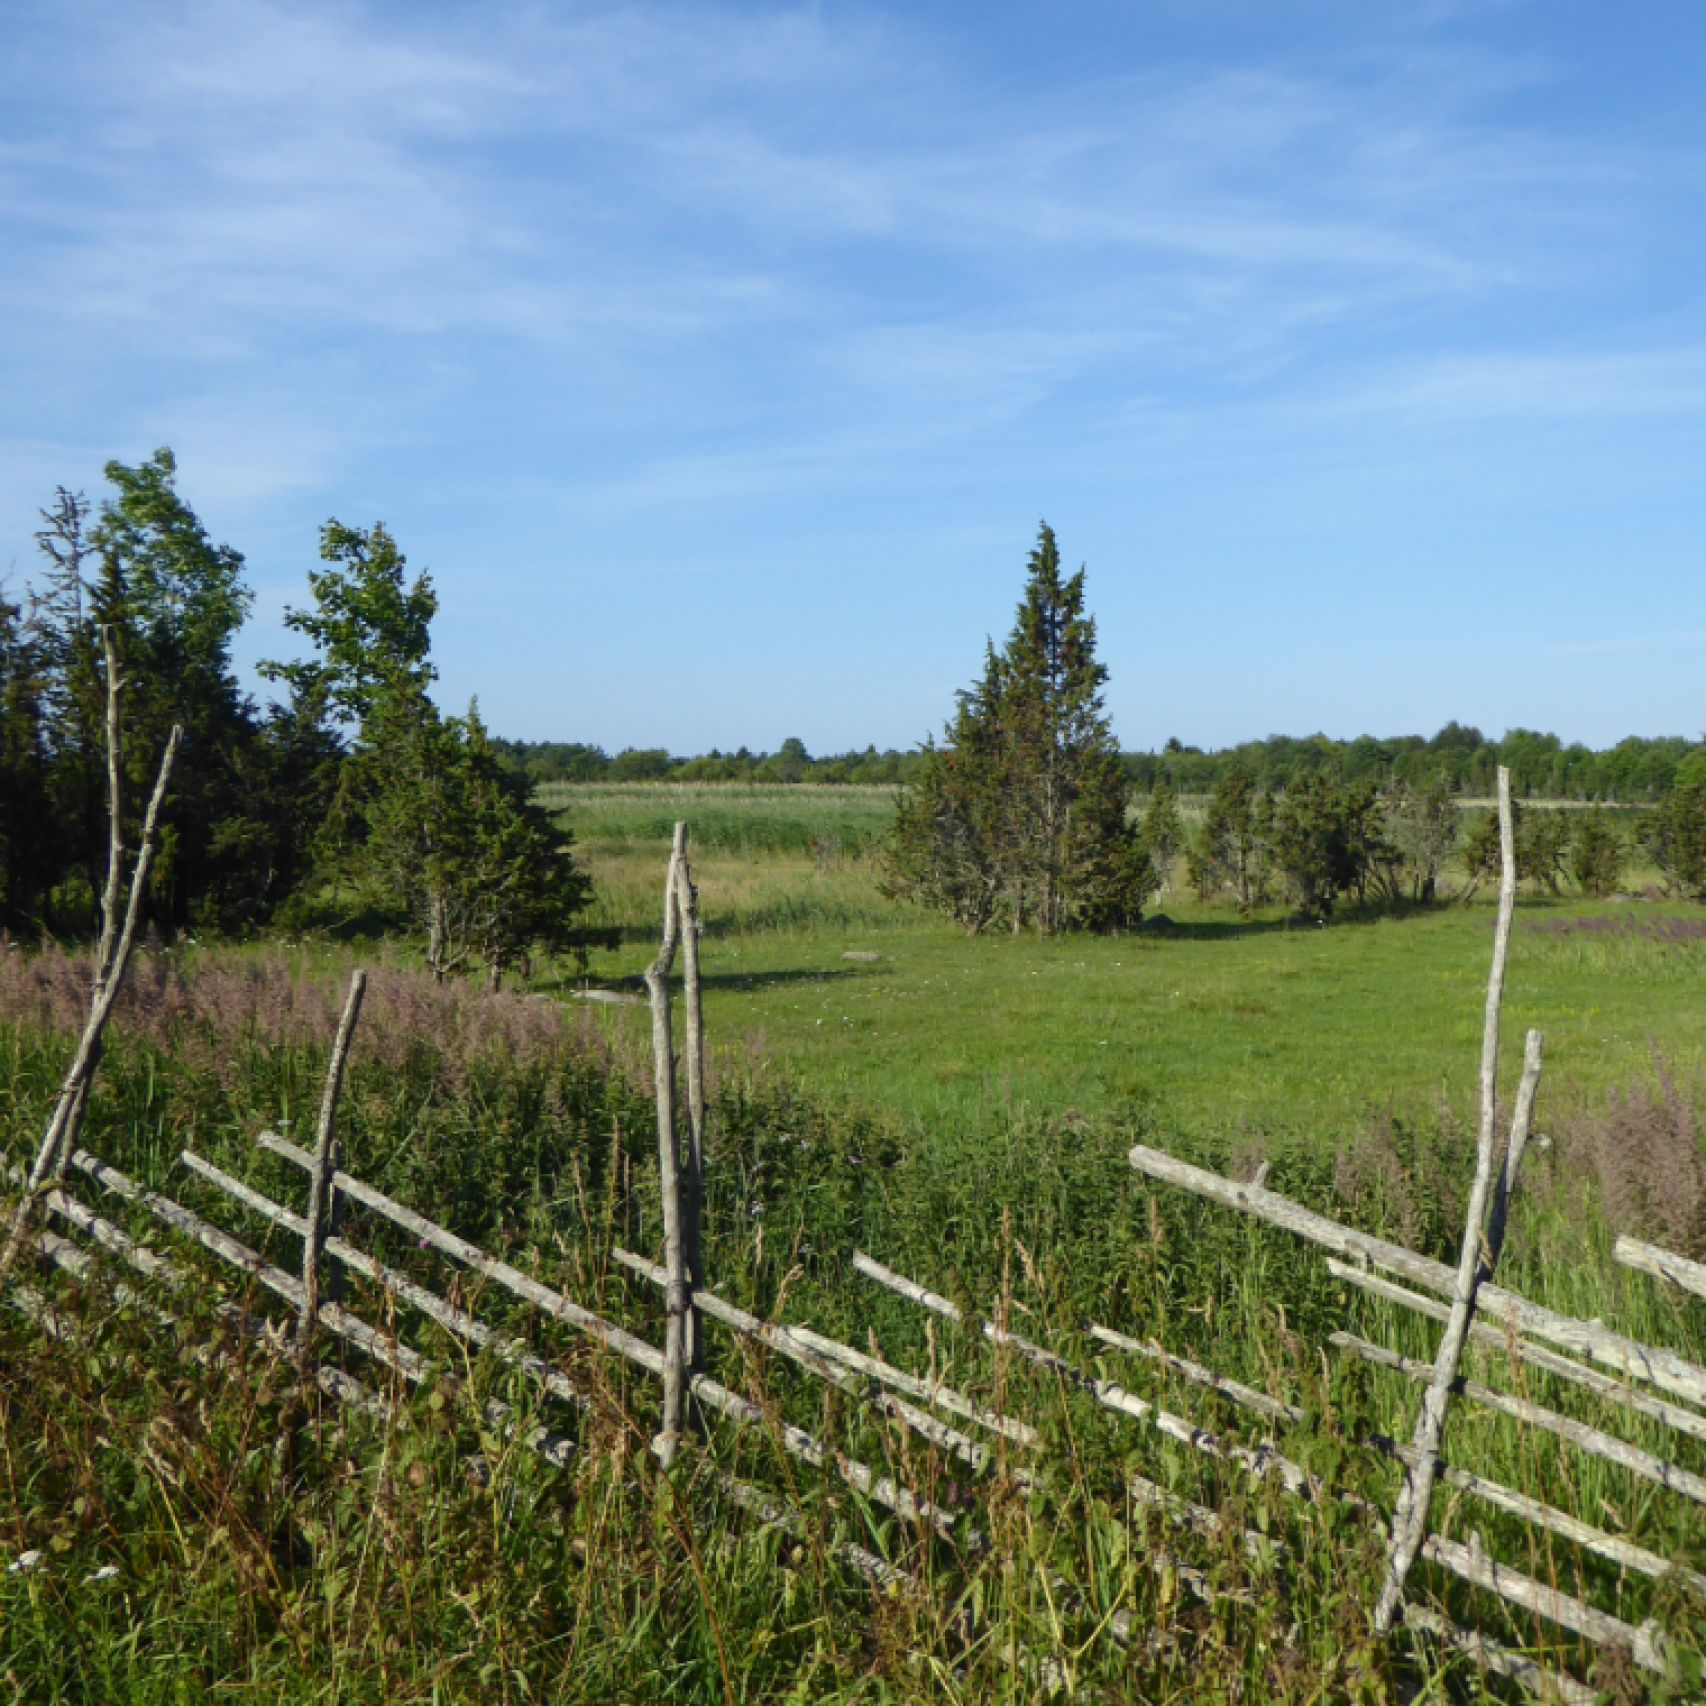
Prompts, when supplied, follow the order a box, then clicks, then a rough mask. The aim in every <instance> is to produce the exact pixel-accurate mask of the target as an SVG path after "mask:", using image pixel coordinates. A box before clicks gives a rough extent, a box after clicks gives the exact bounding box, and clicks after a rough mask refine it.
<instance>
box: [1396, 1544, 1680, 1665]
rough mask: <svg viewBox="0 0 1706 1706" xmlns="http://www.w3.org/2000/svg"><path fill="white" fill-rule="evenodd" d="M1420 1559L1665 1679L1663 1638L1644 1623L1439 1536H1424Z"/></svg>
mask: <svg viewBox="0 0 1706 1706" xmlns="http://www.w3.org/2000/svg"><path fill="white" fill-rule="evenodd" d="M1422 1556H1423V1557H1425V1558H1427V1559H1428V1560H1429V1561H1430V1562H1431V1563H1435V1564H1442V1565H1444V1566H1445V1568H1447V1569H1448V1570H1450V1571H1451V1573H1452V1574H1453V1575H1455V1576H1460V1577H1462V1579H1463V1580H1464V1581H1466V1582H1472V1583H1474V1585H1475V1586H1476V1587H1479V1588H1485V1589H1486V1590H1487V1592H1489V1593H1496V1594H1497V1595H1498V1596H1499V1598H1500V1599H1503V1600H1507V1601H1508V1602H1509V1603H1510V1604H1512V1605H1520V1606H1521V1607H1522V1608H1523V1609H1524V1610H1525V1611H1532V1612H1535V1613H1537V1614H1538V1615H1539V1616H1541V1617H1544V1618H1546V1619H1547V1620H1548V1621H1549V1622H1552V1623H1556V1624H1557V1625H1558V1626H1559V1627H1560V1628H1563V1629H1570V1630H1573V1631H1574V1632H1575V1633H1576V1634H1578V1635H1585V1636H1586V1637H1587V1638H1588V1639H1589V1640H1590V1641H1594V1642H1596V1643H1598V1645H1600V1646H1602V1647H1627V1648H1628V1649H1629V1652H1630V1654H1631V1656H1632V1657H1633V1658H1634V1660H1635V1663H1636V1664H1638V1665H1639V1666H1640V1667H1641V1668H1642V1669H1643V1670H1649V1671H1656V1672H1658V1673H1659V1674H1660V1675H1663V1674H1664V1670H1665V1656H1664V1637H1663V1635H1662V1633H1661V1632H1660V1630H1659V1629H1658V1627H1657V1626H1656V1625H1655V1624H1652V1623H1643V1624H1642V1625H1641V1626H1640V1627H1639V1628H1636V1627H1635V1625H1634V1624H1632V1623H1625V1622H1624V1621H1623V1619H1622V1618H1620V1617H1613V1616H1611V1615H1610V1613H1608V1612H1604V1611H1599V1610H1596V1609H1595V1608H1594V1607H1593V1606H1591V1605H1587V1604H1584V1603H1583V1602H1582V1601H1581V1600H1579V1599H1575V1598H1573V1597H1572V1596H1571V1595H1569V1594H1567V1593H1560V1592H1559V1591H1558V1589H1557V1588H1554V1587H1548V1586H1547V1584H1546V1583H1545V1582H1538V1581H1536V1580H1535V1579H1534V1578H1533V1577H1532V1576H1525V1575H1524V1574H1523V1573H1522V1572H1521V1571H1520V1570H1513V1569H1510V1568H1509V1567H1508V1566H1506V1565H1504V1564H1501V1563H1499V1562H1498V1561H1497V1559H1494V1558H1489V1557H1488V1556H1487V1555H1486V1554H1485V1553H1484V1552H1482V1551H1480V1550H1479V1549H1478V1548H1477V1547H1473V1546H1465V1545H1464V1544H1463V1543H1462V1542H1461V1541H1457V1540H1447V1539H1446V1538H1445V1536H1444V1535H1441V1534H1430V1535H1429V1536H1428V1538H1427V1541H1426V1542H1425V1544H1424V1545H1423V1547H1422Z"/></svg>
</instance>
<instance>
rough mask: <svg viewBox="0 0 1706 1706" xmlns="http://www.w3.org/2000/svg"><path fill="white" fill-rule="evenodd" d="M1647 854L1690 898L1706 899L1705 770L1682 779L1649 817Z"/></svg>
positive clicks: (1679, 892) (1666, 879)
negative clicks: (1703, 772)
mask: <svg viewBox="0 0 1706 1706" xmlns="http://www.w3.org/2000/svg"><path fill="white" fill-rule="evenodd" d="M1645 842H1646V848H1647V856H1648V857H1649V858H1650V859H1651V860H1652V861H1653V863H1654V864H1655V865H1657V866H1658V868H1659V870H1660V871H1661V872H1663V873H1664V878H1665V881H1666V882H1667V883H1668V884H1669V885H1670V886H1671V888H1672V889H1674V890H1675V891H1676V892H1677V893H1678V894H1683V895H1686V896H1687V897H1688V898H1689V899H1690V900H1706V774H1695V775H1691V776H1690V777H1689V778H1688V779H1687V780H1685V781H1682V782H1679V783H1678V784H1677V786H1676V787H1674V788H1673V789H1672V790H1671V791H1670V793H1668V794H1667V795H1666V796H1665V798H1664V799H1663V800H1662V801H1661V802H1660V803H1659V806H1658V809H1657V810H1656V811H1655V812H1654V813H1653V815H1652V816H1651V818H1649V819H1648V822H1647V829H1646V835H1645Z"/></svg>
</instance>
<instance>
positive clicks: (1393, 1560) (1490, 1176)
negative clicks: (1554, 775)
mask: <svg viewBox="0 0 1706 1706" xmlns="http://www.w3.org/2000/svg"><path fill="white" fill-rule="evenodd" d="M1499 851H1500V866H1501V870H1500V878H1499V915H1498V925H1497V928H1496V930H1495V932H1494V935H1493V966H1492V971H1491V973H1490V974H1489V976H1488V979H1487V1012H1486V1022H1485V1025H1484V1027H1483V1031H1482V1038H1481V1125H1480V1132H1479V1136H1478V1141H1477V1143H1476V1148H1475V1180H1474V1183H1473V1185H1472V1186H1471V1187H1470V1191H1469V1212H1468V1215H1467V1216H1466V1218H1465V1222H1464V1228H1463V1245H1462V1249H1461V1251H1460V1252H1459V1255H1458V1259H1457V1283H1456V1286H1455V1288H1454V1290H1453V1294H1452V1299H1451V1313H1450V1315H1449V1316H1448V1317H1447V1319H1446V1324H1445V1331H1444V1333H1443V1334H1442V1335H1441V1338H1440V1343H1439V1352H1438V1355H1437V1356H1436V1357H1435V1359H1434V1373H1433V1380H1432V1381H1431V1382H1430V1384H1429V1386H1428V1390H1427V1392H1426V1394H1425V1395H1424V1397H1423V1399H1422V1410H1421V1414H1420V1416H1419V1417H1417V1420H1416V1432H1415V1437H1414V1440H1413V1442H1412V1444H1413V1449H1414V1452H1415V1457H1414V1459H1413V1461H1412V1462H1411V1464H1410V1467H1409V1472H1408V1473H1407V1474H1406V1475H1405V1477H1404V1485H1403V1487H1402V1489H1401V1490H1400V1492H1399V1494H1398V1505H1397V1508H1396V1510H1394V1512H1393V1514H1392V1544H1391V1548H1390V1550H1389V1552H1388V1554H1387V1560H1386V1577H1385V1580H1384V1581H1383V1583H1382V1584H1381V1589H1380V1601H1379V1603H1378V1605H1377V1606H1376V1607H1375V1612H1374V1627H1375V1629H1376V1631H1377V1632H1378V1633H1380V1634H1383V1635H1384V1634H1386V1633H1388V1632H1389V1631H1390V1630H1391V1628H1392V1626H1393V1625H1394V1624H1395V1623H1396V1622H1397V1620H1398V1615H1399V1612H1400V1610H1401V1608H1402V1605H1403V1599H1404V1583H1405V1581H1406V1580H1407V1579H1408V1577H1409V1574H1410V1570H1411V1567H1412V1566H1413V1565H1414V1564H1415V1561H1416V1555H1417V1554H1418V1553H1419V1552H1420V1551H1421V1549H1422V1542H1423V1540H1424V1539H1425V1538H1426V1536H1427V1523H1428V1507H1429V1505H1430V1504H1431V1502H1432V1500H1433V1489H1434V1481H1435V1479H1436V1477H1437V1476H1438V1474H1439V1448H1440V1440H1441V1437H1442V1436H1443V1434H1444V1432H1445V1418H1446V1412H1447V1411H1448V1410H1449V1409H1450V1407H1451V1388H1452V1385H1453V1383H1454V1382H1455V1381H1456V1379H1457V1365H1458V1363H1459V1361H1461V1359H1462V1356H1463V1346H1464V1344H1465V1342H1466V1341H1467V1339H1468V1337H1469V1324H1470V1319H1471V1317H1472V1316H1473V1314H1474V1311H1475V1291H1476V1288H1477V1286H1479V1284H1480V1283H1481V1281H1482V1279H1483V1278H1486V1277H1488V1276H1489V1275H1490V1274H1491V1273H1492V1269H1493V1265H1494V1264H1495V1263H1496V1262H1497V1260H1498V1251H1497V1250H1496V1249H1494V1248H1492V1247H1491V1246H1490V1245H1488V1244H1487V1243H1486V1242H1485V1240H1484V1238H1483V1232H1482V1228H1483V1226H1484V1224H1485V1222H1486V1219H1487V1206H1488V1200H1489V1198H1490V1197H1491V1195H1492V1192H1493V1180H1494V1174H1495V1172H1496V1170H1497V1169H1496V1158H1495V1155H1494V1140H1495V1134H1496V1120H1497V1114H1498V1081H1499V1016H1500V1010H1501V1008H1502V1006H1503V1003H1504V994H1505V961H1506V959H1507V957H1508V955H1509V952H1510V936H1511V918H1512V915H1513V913H1514V912H1515V909H1516V844H1515V837H1514V834H1513V828H1512V823H1511V778H1510V772H1509V771H1508V770H1507V769H1505V768H1504V766H1502V765H1501V766H1500V767H1499ZM1537 1070H1538V1069H1537ZM1530 1101H1532V1094H1531V1095H1530ZM1514 1138H1515V1134H1514V1133H1513V1142H1512V1146H1511V1147H1512V1157H1511V1166H1510V1167H1509V1169H1508V1170H1507V1172H1508V1175H1509V1177H1510V1182H1511V1183H1514V1174H1515V1162H1516V1161H1518V1160H1520V1159H1521V1151H1520V1148H1519V1147H1518V1146H1517V1144H1516V1142H1515V1141H1514ZM1525 1141H1526V1134H1525ZM1500 1194H1501V1196H1502V1197H1505V1196H1508V1186H1507V1188H1506V1189H1505V1190H1504V1191H1501V1193H1500ZM1502 1233H1503V1208H1502V1205H1501V1210H1500V1234H1501V1236H1502Z"/></svg>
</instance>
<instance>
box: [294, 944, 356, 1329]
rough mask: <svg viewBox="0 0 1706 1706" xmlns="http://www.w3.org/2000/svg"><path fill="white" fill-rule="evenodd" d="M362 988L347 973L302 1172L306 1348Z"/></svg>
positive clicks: (334, 1198) (331, 1232)
mask: <svg viewBox="0 0 1706 1706" xmlns="http://www.w3.org/2000/svg"><path fill="white" fill-rule="evenodd" d="M366 992H367V973H366V972H364V971H361V970H359V969H358V970H356V971H353V972H351V973H350V980H349V994H348V996H346V997H345V1000H344V1012H343V1017H342V1018H341V1019H340V1020H339V1021H338V1034H337V1038H336V1040H335V1041H334V1042H333V1044H332V1058H331V1061H330V1062H329V1063H328V1065H327V1067H326V1088H325V1091H324V1093H323V1094H322V1095H321V1097H320V1123H319V1125H318V1127H317V1128H316V1130H315V1134H314V1165H313V1166H312V1167H311V1168H310V1169H309V1172H308V1217H307V1227H306V1230H305V1232H304V1234H303V1239H302V1315H301V1318H300V1319H299V1320H298V1322H297V1325H296V1344H297V1348H298V1349H299V1350H306V1349H307V1347H308V1344H309V1341H310V1340H311V1339H312V1338H313V1334H314V1326H315V1323H316V1322H317V1321H318V1319H319V1315H320V1257H321V1254H322V1252H323V1251H324V1250H325V1247H326V1240H327V1239H328V1238H329V1237H333V1236H335V1235H336V1233H337V1230H338V1193H337V1190H336V1187H335V1186H334V1185H333V1183H332V1180H333V1177H334V1175H335V1174H336V1173H337V1170H338V1162H339V1155H338V1141H337V1123H338V1092H339V1091H340V1090H341V1089H342V1088H343V1082H344V1067H345V1065H346V1063H347V1062H348V1060H349V1051H350V1044H351V1042H352V1041H353V1040H354V1038H355V1023H356V1020H357V1019H358V1018H360V1017H361V998H362V996H363V995H364V994H366ZM338 1272H339V1270H337V1269H334V1270H333V1274H332V1283H331V1285H329V1286H328V1288H327V1294H328V1296H330V1298H331V1300H332V1301H333V1302H334V1303H336V1302H338V1301H340V1300H339V1297H338V1295H337V1294H338V1292H339V1291H340V1290H341V1289H342V1287H341V1285H340V1284H339V1281H338Z"/></svg>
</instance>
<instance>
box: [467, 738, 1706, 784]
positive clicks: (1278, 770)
mask: <svg viewBox="0 0 1706 1706" xmlns="http://www.w3.org/2000/svg"><path fill="white" fill-rule="evenodd" d="M496 745H497V747H498V750H499V751H500V752H502V753H503V754H504V756H505V757H506V758H508V759H509V760H510V761H511V762H512V763H513V764H514V765H515V766H516V768H517V769H519V770H520V771H521V772H522V773H523V774H524V775H526V776H527V777H529V778H530V779H531V780H532V781H535V782H775V783H795V782H802V783H811V782H819V783H846V782H856V783H867V784H879V785H890V786H898V785H903V784H907V783H911V782H913V781H915V780H916V779H917V778H918V776H919V774H920V772H921V771H922V770H923V769H924V768H925V765H926V759H925V756H924V754H923V752H922V751H911V752H899V751H896V750H895V749H894V748H892V747H891V748H887V749H885V750H881V751H879V750H878V749H877V748H876V747H875V746H867V747H865V748H864V749H863V750H861V751H850V752H836V753H825V754H821V755H818V754H813V753H810V752H808V751H807V750H806V747H805V743H804V742H803V741H801V740H799V739H797V738H790V739H788V740H785V741H783V742H782V744H781V746H780V747H778V748H777V750H776V751H774V752H757V751H752V750H750V749H749V748H747V747H744V746H743V747H741V748H739V749H738V750H737V751H734V752H721V751H718V750H716V749H713V750H712V751H710V752H707V753H702V754H700V755H698V756H697V757H681V756H678V755H674V754H672V753H670V752H669V750H668V749H667V748H665V747H625V748H623V749H622V750H621V751H619V752H616V753H614V754H612V753H610V752H607V751H606V750H605V749H604V748H603V747H600V746H595V745H591V744H588V743H585V742H580V741H554V740H539V741H528V740H499V741H497V742H496ZM1691 759H1693V760H1697V761H1700V760H1706V742H1701V741H1691V740H1688V739H1685V738H1684V737H1683V736H1681V735H1665V736H1659V737H1656V738H1650V739H1649V738H1646V737H1643V736H1640V735H1631V736H1629V737H1628V738H1627V739H1625V740H1621V741H1619V742H1618V743H1617V744H1616V745H1615V746H1610V747H1606V748H1604V749H1595V748H1593V747H1588V746H1584V745H1582V744H1581V743H1580V742H1571V743H1568V744H1566V743H1565V742H1564V741H1562V740H1560V739H1559V737H1558V736H1557V735H1555V734H1541V733H1537V732H1535V731H1534V730H1532V729H1511V730H1509V731H1508V732H1507V733H1506V734H1504V735H1502V736H1500V737H1498V738H1496V739H1495V738H1491V737H1489V736H1486V735H1483V734H1482V733H1481V731H1480V730H1479V729H1476V728H1472V727H1468V726H1466V725H1464V724H1462V723H1457V722H1451V723H1447V724H1446V725H1445V727H1444V728H1442V729H1441V730H1439V732H1438V733H1437V734H1434V735H1431V736H1430V735H1392V736H1389V737H1385V738H1376V737H1375V736H1373V735H1358V736H1357V737H1356V738H1355V739H1354V740H1335V739H1331V738H1329V737H1328V736H1327V735H1322V734H1317V735H1308V736H1304V737H1301V738H1299V737H1294V736H1291V735H1270V736H1268V738H1267V739H1265V740H1251V741H1242V742H1240V743H1239V744H1238V745H1236V746H1229V747H1219V748H1214V749H1211V750H1204V749H1203V748H1201V747H1196V746H1185V745H1183V744H1181V743H1180V742H1179V741H1177V740H1170V741H1168V742H1167V744H1166V745H1165V746H1164V747H1163V748H1162V749H1161V750H1160V751H1159V752H1129V751H1128V752H1122V753H1120V755H1119V762H1120V766H1121V768H1122V769H1123V770H1124V772H1125V776H1126V780H1127V782H1128V783H1129V784H1130V786H1131V787H1132V789H1133V790H1134V791H1135V792H1137V793H1139V794H1148V793H1150V792H1152V791H1153V790H1154V789H1156V788H1158V787H1166V788H1169V789H1171V790H1172V791H1173V792H1174V793H1175V794H1187V795H1204V794H1211V793H1213V792H1214V790H1215V789H1216V788H1217V787H1219V786H1220V784H1221V782H1222V781H1223V780H1225V778H1226V777H1227V776H1229V775H1231V774H1232V773H1233V772H1234V771H1240V772H1243V773H1246V774H1247V775H1249V776H1250V777H1251V779H1252V780H1253V782H1254V783H1255V785H1256V786H1257V787H1258V788H1261V789H1263V790H1264V791H1266V792H1268V793H1277V792H1279V791H1281V790H1283V789H1286V788H1290V787H1292V786H1294V785H1295V784H1297V783H1299V782H1303V781H1305V780H1307V779H1308V778H1310V777H1314V776H1322V777H1328V778H1330V779H1333V780H1335V781H1341V782H1365V781H1373V782H1376V783H1377V784H1379V785H1380V786H1381V787H1383V788H1384V787H1388V786H1390V785H1393V784H1396V783H1402V784H1403V785H1404V786H1405V787H1407V788H1418V789H1425V788H1430V787H1433V786H1435V785H1436V784H1437V785H1442V786H1444V787H1445V788H1446V789H1447V790H1448V791H1450V792H1451V793H1453V794H1457V795H1470V796H1475V795H1490V794H1491V793H1492V791H1493V778H1494V776H1495V775H1496V774H1497V772H1498V769H1499V766H1500V765H1504V766H1505V767H1506V768H1507V769H1508V770H1509V771H1510V772H1511V785H1512V788H1513V790H1514V791H1515V793H1516V794H1517V796H1518V797H1519V798H1526V799H1548V800H1575V801H1582V802H1592V801H1596V800H1597V801H1601V802H1603V803H1605V804H1652V803H1654V802H1656V801H1658V800H1660V799H1663V798H1664V796H1665V795H1666V794H1668V793H1669V792H1670V791H1671V790H1672V789H1673V788H1674V787H1675V786H1676V784H1677V781H1678V778H1679V777H1680V776H1681V775H1682V774H1683V772H1684V769H1685V767H1686V766H1687V765H1688V763H1689V761H1690V760H1691Z"/></svg>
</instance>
